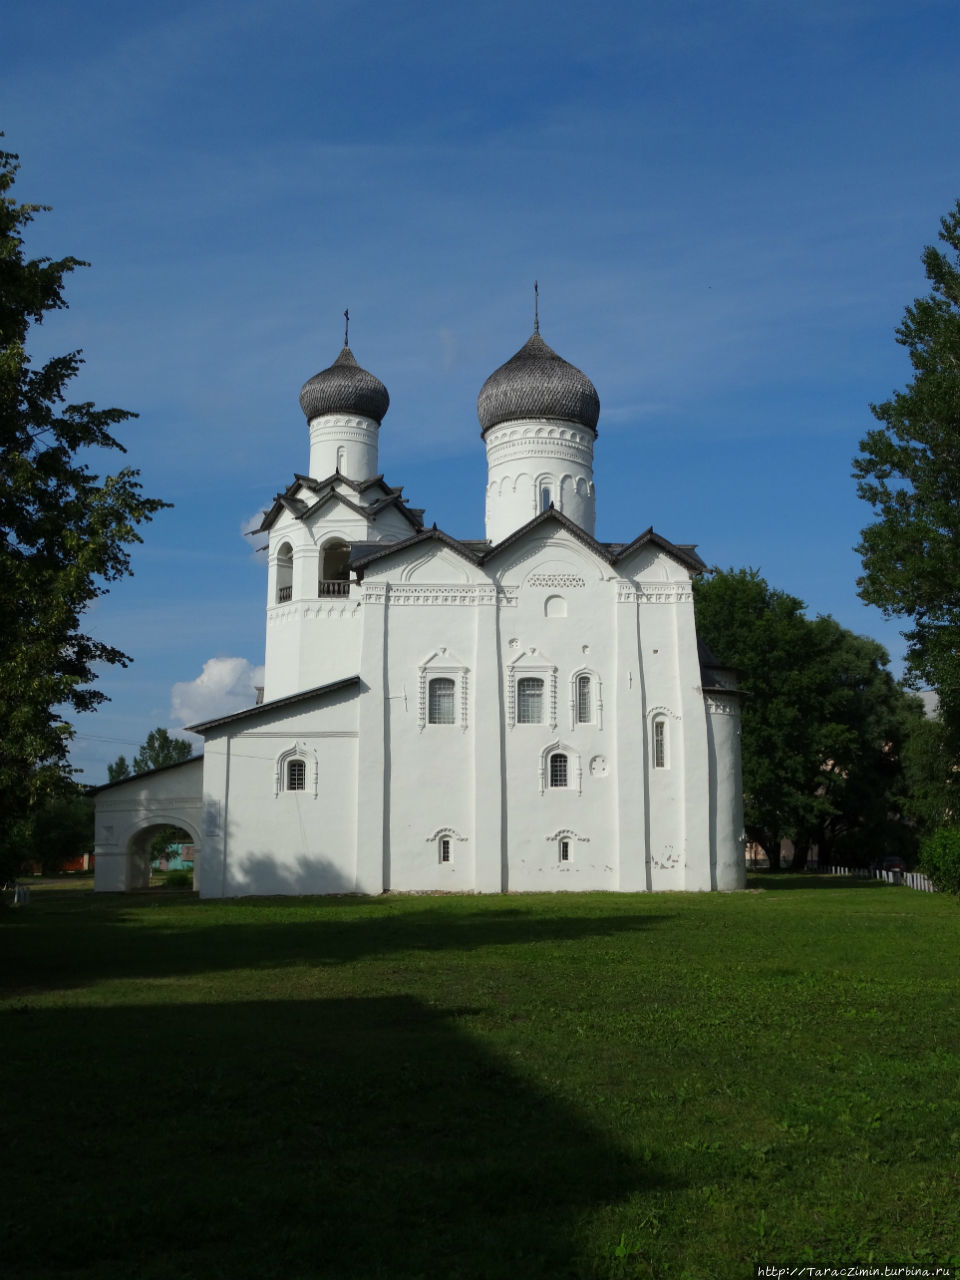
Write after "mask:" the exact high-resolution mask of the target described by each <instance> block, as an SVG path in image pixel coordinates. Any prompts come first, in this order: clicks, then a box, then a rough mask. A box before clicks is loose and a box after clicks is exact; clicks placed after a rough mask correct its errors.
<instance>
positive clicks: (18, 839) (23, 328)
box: [0, 151, 166, 868]
mask: <svg viewBox="0 0 960 1280" xmlns="http://www.w3.org/2000/svg"><path fill="white" fill-rule="evenodd" d="M17 169H18V165H17V157H16V156H14V155H11V154H9V153H7V152H2V151H0V809H2V812H3V814H4V818H5V822H4V824H3V829H2V832H0V865H3V864H4V863H5V864H7V866H8V868H9V866H10V864H11V863H15V862H16V860H17V857H18V856H19V853H18V851H19V850H21V849H22V848H23V846H24V842H28V841H29V838H30V823H31V821H32V816H33V812H34V807H35V806H36V805H37V803H38V802H39V801H40V800H41V798H42V797H44V796H45V795H48V794H51V793H52V792H54V791H57V790H61V789H63V788H64V787H65V786H67V785H68V783H69V779H70V770H69V768H68V766H67V747H68V742H69V738H70V736H71V729H70V727H69V724H68V723H67V722H66V721H65V720H64V718H63V716H62V715H61V710H60V709H61V708H63V709H66V710H67V711H68V712H69V711H70V710H73V711H81V712H82V711H89V710H91V709H92V708H94V707H96V706H97V705H98V704H99V703H100V702H101V701H103V699H104V696H105V695H104V694H102V693H101V692H99V691H98V690H96V689H95V688H93V687H92V685H93V682H94V679H95V674H94V666H95V664H97V663H103V662H106V663H119V664H121V665H125V664H126V663H127V661H128V658H127V657H126V655H125V654H123V653H121V651H120V650H119V649H116V648H114V647H113V646H111V645H108V644H106V643H104V642H103V641H100V640H97V639H95V638H93V637H92V636H90V635H88V634H86V633H85V631H84V630H83V628H82V619H83V615H84V612H85V610H86V609H87V608H88V606H89V605H90V604H91V602H92V601H94V600H95V599H96V598H97V597H98V596H100V595H103V594H104V592H105V591H106V590H107V584H109V583H110V582H113V581H115V580H117V579H118V578H120V577H122V576H123V575H125V574H127V573H129V572H130V557H129V551H128V548H129V546H130V545H131V544H132V543H136V542H139V541H140V537H139V535H138V533H137V526H138V525H139V524H141V523H142V522H143V521H145V520H149V519H150V518H151V517H152V515H153V514H154V513H155V512H156V511H157V510H158V509H159V508H160V507H162V506H165V505H166V504H165V503H163V502H160V501H158V500H156V499H151V498H145V497H144V496H143V495H142V493H141V488H140V485H139V483H138V481H137V472H136V471H132V470H130V469H129V468H123V469H122V470H120V471H118V472H117V473H116V474H115V475H108V476H100V475H98V474H96V473H95V472H94V471H93V470H91V468H90V466H89V465H88V459H90V458H91V456H92V455H91V453H90V451H91V450H92V449H110V450H113V449H118V450H121V451H122V445H120V443H119V442H118V441H117V440H116V438H115V437H114V436H113V435H112V434H111V432H112V430H113V428H114V427H116V426H117V425H118V424H119V423H121V422H123V421H125V420H126V419H127V418H130V417H132V416H134V415H132V414H130V413H127V412H125V411H124V410H122V409H97V408H95V407H94V406H93V405H92V404H89V403H85V404H70V403H67V400H66V395H67V387H68V384H69V383H70V381H71V379H72V378H73V377H74V376H75V375H76V374H77V372H78V370H79V368H80V365H81V363H82V361H81V355H80V353H79V352H78V351H72V352H69V353H68V354H66V355H61V356H54V357H53V358H52V359H49V360H47V361H46V362H45V363H43V364H40V365H39V366H37V367H34V365H33V364H32V362H31V358H30V356H29V354H28V352H27V343H28V337H29V335H30V331H31V328H32V326H34V325H37V324H40V323H41V322H42V321H43V319H44V317H45V316H46V315H47V314H48V313H50V312H52V311H57V310H60V309H62V308H63V307H64V306H65V305H66V304H65V302H64V298H63V286H64V279H65V277H66V276H67V275H68V274H69V273H70V272H72V271H74V270H75V269H76V268H77V267H80V266H84V265H86V264H85V263H82V262H81V261H80V260H79V259H77V258H72V257H68V258H62V259H60V260H58V261H52V260H51V259H49V258H35V259H29V258H27V257H26V256H25V253H24V246H23V232H24V230H25V228H26V227H27V225H28V224H29V223H30V222H31V221H32V219H33V217H34V215H35V214H36V213H37V212H39V211H40V210H42V209H43V208H44V206H41V205H24V204H18V203H17V202H16V200H15V199H13V197H12V196H11V195H10V191H11V188H12V187H13V184H14V180H15V177H16V173H17Z"/></svg>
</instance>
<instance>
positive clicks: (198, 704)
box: [170, 658, 263, 724]
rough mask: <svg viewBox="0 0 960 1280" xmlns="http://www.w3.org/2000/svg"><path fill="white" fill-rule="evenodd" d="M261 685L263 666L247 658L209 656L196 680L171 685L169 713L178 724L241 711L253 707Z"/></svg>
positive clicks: (195, 722)
mask: <svg viewBox="0 0 960 1280" xmlns="http://www.w3.org/2000/svg"><path fill="white" fill-rule="evenodd" d="M262 684H263V667H255V666H254V665H253V663H252V662H248V661H247V659H246V658H210V659H208V660H207V661H206V662H205V663H204V664H203V670H202V671H201V672H200V674H199V675H198V676H197V678H196V680H181V681H179V682H178V683H177V684H175V685H174V686H173V690H172V693H171V708H170V714H171V716H172V717H173V719H174V720H177V721H179V722H180V724H199V723H201V722H202V721H204V720H215V719H216V718H217V717H218V716H228V715H231V714H232V713H233V712H234V711H244V710H245V709H246V708H247V707H252V706H254V704H255V703H256V701H257V688H258V687H259V686H260V685H262Z"/></svg>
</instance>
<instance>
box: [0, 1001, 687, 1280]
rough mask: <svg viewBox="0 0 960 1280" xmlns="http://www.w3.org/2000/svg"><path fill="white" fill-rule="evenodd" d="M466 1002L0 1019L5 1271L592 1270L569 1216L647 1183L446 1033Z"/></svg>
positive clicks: (564, 1113)
mask: <svg viewBox="0 0 960 1280" xmlns="http://www.w3.org/2000/svg"><path fill="white" fill-rule="evenodd" d="M470 1012H471V1011H470V1010H462V1011H459V1012H458V1011H453V1013H452V1014H451V1013H446V1014H441V1013H438V1012H436V1011H434V1010H431V1009H429V1008H427V1007H425V1006H424V1005H423V1004H422V1003H420V1002H419V1001H417V1000H415V999H413V998H411V997H406V996H402V997H384V998H372V999H359V998H351V999H342V1000H318V1001H312V1002H302V1001H289V1002H282V1001H276V1002H256V1003H237V1004H220V1005H204V1006H198V1005H152V1006H132V1007H112V1008H98V1009H89V1008H84V1009H34V1010H31V1011H29V1012H23V1013H17V1012H9V1011H8V1012H6V1013H5V1014H3V1015H0V1025H2V1028H3V1033H2V1034H3V1038H4V1046H5V1048H4V1055H3V1063H2V1066H0V1073H2V1074H0V1078H3V1077H6V1078H5V1083H4V1095H3V1096H4V1097H5V1098H6V1099H7V1105H5V1107H4V1108H3V1111H2V1113H0V1132H2V1134H3V1148H4V1150H5V1152H6V1156H7V1170H6V1177H5V1179H4V1182H5V1191H4V1197H3V1208H2V1212H0V1219H2V1220H4V1221H3V1233H4V1265H3V1272H4V1276H5V1278H6V1280H14V1278H16V1280H50V1278H51V1277H57V1276H64V1277H65V1276H67V1275H69V1276H70V1277H71V1280H114V1278H117V1280H119V1278H121V1277H122V1278H123V1280H128V1278H129V1277H131V1276H135V1277H137V1278H138V1280H169V1277H170V1276H177V1277H178V1278H181V1280H184V1278H189V1277H195V1278H196V1280H214V1278H216V1277H229V1278H230V1280H244V1278H247V1277H250V1278H251V1280H252V1278H253V1277H255V1278H256V1280H268V1278H269V1277H278V1278H279V1277H283V1280H298V1278H299V1277H303V1278H304V1280H305V1278H306V1277H310V1278H311V1280H321V1278H326V1277H330V1278H331V1280H376V1278H377V1277H391V1278H393V1280H416V1278H417V1277H423V1278H427V1277H429V1278H430V1280H433V1277H441V1276H443V1277H460V1278H461V1280H496V1278H499V1277H502V1278H503V1280H517V1278H518V1277H524V1280H536V1278H538V1277H544V1278H546V1277H550V1280H560V1278H562V1277H575V1276H582V1275H584V1274H588V1271H587V1270H586V1269H585V1268H584V1266H583V1260H582V1259H581V1262H580V1265H579V1266H578V1261H577V1259H578V1251H579V1244H578V1225H579V1224H580V1223H581V1222H582V1220H583V1218H584V1216H585V1215H588V1214H589V1212H590V1211H591V1210H592V1209H600V1208H601V1207H602V1206H607V1205H613V1204H615V1203H617V1202H618V1201H621V1200H623V1199H624V1198H625V1197H626V1196H628V1195H629V1194H631V1193H632V1192H636V1191H641V1192H642V1191H643V1190H644V1189H650V1190H651V1191H652V1190H655V1189H656V1188H657V1187H662V1186H663V1185H664V1184H663V1182H662V1180H661V1179H660V1177H659V1176H658V1173H657V1171H656V1170H655V1169H654V1168H652V1167H650V1166H649V1165H641V1164H640V1163H639V1162H638V1161H637V1160H635V1159H633V1158H632V1157H631V1156H629V1155H628V1154H627V1153H626V1152H625V1151H624V1150H621V1149H618V1147H617V1146H616V1145H614V1144H613V1143H612V1142H611V1141H610V1140H609V1139H608V1138H606V1137H604V1136H602V1135H600V1134H598V1133H597V1132H594V1131H592V1130H591V1129H590V1128H589V1127H588V1126H587V1125H586V1124H585V1123H584V1121H583V1120H582V1119H581V1118H579V1117H578V1116H576V1115H575V1114H574V1113H572V1112H570V1111H569V1110H567V1109H565V1108H564V1107H563V1106H561V1105H560V1104H558V1102H557V1101H555V1100H553V1099H551V1098H549V1097H547V1096H545V1095H544V1094H543V1093H541V1092H538V1091H537V1090H536V1089H535V1088H533V1087H532V1086H531V1084H530V1082H529V1081H527V1080H525V1079H523V1078H521V1077H520V1076H519V1075H517V1074H516V1073H515V1072H514V1071H512V1070H511V1069H510V1067H509V1066H508V1065H506V1064H505V1063H504V1062H503V1061H500V1060H498V1059H497V1058H494V1057H492V1056H491V1055H489V1054H488V1053H487V1052H486V1051H484V1050H483V1049H482V1048H480V1047H479V1046H478V1045H477V1044H476V1043H475V1042H473V1041H472V1040H471V1039H470V1038H469V1037H468V1036H467V1035H466V1034H464V1033H463V1032H462V1031H461V1030H459V1028H458V1026H457V1018H458V1017H461V1016H468V1015H469V1014H470ZM11 1103H12V1104H13V1105H10V1104H11ZM615 1244H616V1241H612V1242H611V1250H612V1249H613V1247H614V1245H615Z"/></svg>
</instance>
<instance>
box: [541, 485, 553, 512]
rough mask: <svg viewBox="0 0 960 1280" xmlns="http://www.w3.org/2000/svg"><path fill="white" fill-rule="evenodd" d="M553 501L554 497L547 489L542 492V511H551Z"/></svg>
mask: <svg viewBox="0 0 960 1280" xmlns="http://www.w3.org/2000/svg"><path fill="white" fill-rule="evenodd" d="M552 501H553V495H552V494H551V493H550V490H549V489H548V488H546V487H544V488H543V489H541V490H540V510H541V511H549V509H550V503H551V502H552Z"/></svg>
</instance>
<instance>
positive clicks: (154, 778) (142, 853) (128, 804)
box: [93, 756, 203, 893]
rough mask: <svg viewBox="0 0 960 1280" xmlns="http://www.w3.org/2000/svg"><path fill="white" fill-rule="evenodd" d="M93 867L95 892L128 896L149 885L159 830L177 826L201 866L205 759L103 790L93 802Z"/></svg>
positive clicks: (151, 773) (185, 763)
mask: <svg viewBox="0 0 960 1280" xmlns="http://www.w3.org/2000/svg"><path fill="white" fill-rule="evenodd" d="M95 803H96V814H97V817H96V832H95V840H96V844H95V851H96V855H97V857H96V865H95V870H94V879H93V887H94V890H96V891H98V892H101V893H126V892H129V891H130V890H133V889H145V888H147V886H148V885H149V883H150V855H149V845H150V840H151V838H152V836H153V835H154V834H155V833H156V831H157V830H159V828H161V827H181V828H182V829H183V830H184V831H186V832H187V833H188V834H189V835H190V837H191V838H192V840H193V843H194V846H195V866H196V867H197V871H198V873H199V872H201V869H202V865H203V759H202V757H199V756H198V757H196V758H195V759H193V760H186V761H184V762H183V764H173V765H167V766H166V767H165V768H163V769H154V770H153V771H152V772H150V773H142V774H140V775H139V776H138V777H136V778H126V779H124V781H123V782H114V783H110V784H109V785H107V786H105V787H101V788H100V789H99V790H98V791H97V793H96V797H95Z"/></svg>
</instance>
